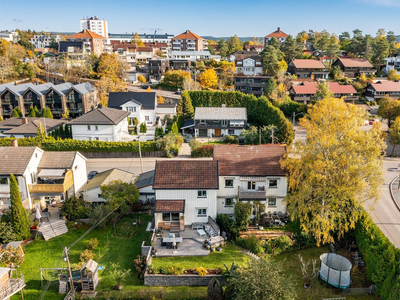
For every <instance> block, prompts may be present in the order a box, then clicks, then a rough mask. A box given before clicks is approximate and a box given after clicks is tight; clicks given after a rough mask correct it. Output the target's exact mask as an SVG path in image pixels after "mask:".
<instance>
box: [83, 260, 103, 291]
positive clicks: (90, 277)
mask: <svg viewBox="0 0 400 300" xmlns="http://www.w3.org/2000/svg"><path fill="white" fill-rule="evenodd" d="M97 266H98V264H97V262H95V261H94V260H93V259H89V260H88V261H87V262H86V263H85V264H84V265H83V267H82V269H81V283H82V293H92V292H94V291H95V290H96V287H97V285H98V284H99V275H98V272H97Z"/></svg>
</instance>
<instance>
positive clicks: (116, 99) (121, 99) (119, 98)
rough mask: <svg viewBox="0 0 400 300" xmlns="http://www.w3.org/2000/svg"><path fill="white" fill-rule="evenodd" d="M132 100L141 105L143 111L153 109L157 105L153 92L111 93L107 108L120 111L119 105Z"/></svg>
mask: <svg viewBox="0 0 400 300" xmlns="http://www.w3.org/2000/svg"><path fill="white" fill-rule="evenodd" d="M132 99H133V100H136V101H138V102H139V103H141V104H142V108H143V109H155V106H156V103H157V99H156V93H155V92H111V93H110V94H109V98H108V107H112V108H116V109H121V105H123V104H125V103H126V102H128V101H130V100H132Z"/></svg>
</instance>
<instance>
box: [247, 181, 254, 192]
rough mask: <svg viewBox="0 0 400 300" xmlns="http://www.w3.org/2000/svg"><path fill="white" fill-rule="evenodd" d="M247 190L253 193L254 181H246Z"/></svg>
mask: <svg viewBox="0 0 400 300" xmlns="http://www.w3.org/2000/svg"><path fill="white" fill-rule="evenodd" d="M247 189H248V190H250V191H254V190H255V189H256V182H255V181H248V182H247Z"/></svg>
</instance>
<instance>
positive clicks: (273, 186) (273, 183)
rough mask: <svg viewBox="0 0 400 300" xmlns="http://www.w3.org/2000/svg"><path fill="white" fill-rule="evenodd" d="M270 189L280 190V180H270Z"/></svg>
mask: <svg viewBox="0 0 400 300" xmlns="http://www.w3.org/2000/svg"><path fill="white" fill-rule="evenodd" d="M268 187H269V188H270V189H276V188H278V179H270V180H269V185H268Z"/></svg>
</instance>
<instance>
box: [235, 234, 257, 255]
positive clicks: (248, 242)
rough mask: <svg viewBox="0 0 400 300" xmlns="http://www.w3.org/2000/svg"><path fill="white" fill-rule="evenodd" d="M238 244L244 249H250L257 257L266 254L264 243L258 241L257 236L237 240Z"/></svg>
mask: <svg viewBox="0 0 400 300" xmlns="http://www.w3.org/2000/svg"><path fill="white" fill-rule="evenodd" d="M236 244H238V245H239V246H240V247H242V248H246V249H249V250H250V251H251V252H253V253H254V254H256V255H259V254H261V253H263V252H264V249H263V242H262V241H261V240H260V239H258V238H257V237H256V236H255V235H250V236H248V237H245V238H238V239H237V240H236Z"/></svg>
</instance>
